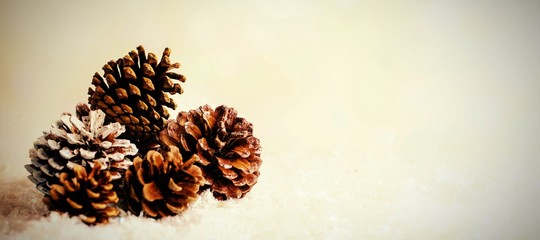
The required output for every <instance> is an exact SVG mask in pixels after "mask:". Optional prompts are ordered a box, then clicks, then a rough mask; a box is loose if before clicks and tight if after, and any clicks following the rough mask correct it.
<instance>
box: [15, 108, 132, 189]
mask: <svg viewBox="0 0 540 240" xmlns="http://www.w3.org/2000/svg"><path fill="white" fill-rule="evenodd" d="M76 113H77V115H76V117H75V116H72V115H71V114H70V113H64V114H62V116H61V117H60V120H57V121H54V122H53V124H52V128H51V130H50V131H48V132H43V135H42V136H41V137H39V138H38V139H37V141H36V142H34V148H32V149H30V158H31V162H32V164H27V165H25V168H26V170H27V171H28V172H30V174H31V175H30V176H28V178H29V179H30V180H31V181H32V182H33V183H34V184H36V187H37V189H39V190H40V191H41V192H43V193H45V194H49V189H50V186H51V185H52V184H55V183H59V181H58V180H59V177H60V174H61V173H62V172H65V171H68V172H69V171H71V170H69V169H68V168H66V166H67V165H68V164H70V163H75V164H80V165H82V166H83V167H86V168H87V169H88V170H90V169H91V168H92V167H93V166H94V163H95V162H99V163H101V164H100V165H101V167H102V169H103V170H105V169H107V170H110V171H111V175H112V178H113V179H115V180H116V179H120V178H121V176H122V174H123V172H125V170H126V169H127V168H128V167H129V165H131V161H130V160H129V159H128V158H127V157H126V156H128V155H135V154H136V153H137V147H136V146H135V145H134V144H132V143H130V141H129V140H125V139H117V137H118V136H119V135H120V134H122V133H123V132H124V131H125V128H124V126H122V125H120V124H119V123H110V124H108V125H105V126H104V125H103V122H104V119H105V113H103V112H102V111H101V110H97V111H90V108H89V107H88V105H86V104H84V103H80V104H78V105H77V107H76Z"/></svg>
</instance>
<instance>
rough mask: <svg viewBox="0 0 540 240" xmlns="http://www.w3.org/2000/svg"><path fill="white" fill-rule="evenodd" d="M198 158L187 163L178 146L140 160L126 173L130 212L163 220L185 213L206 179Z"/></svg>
mask: <svg viewBox="0 0 540 240" xmlns="http://www.w3.org/2000/svg"><path fill="white" fill-rule="evenodd" d="M197 161H198V158H197V156H196V155H193V156H192V157H191V158H190V159H188V160H186V161H184V160H183V158H182V155H181V154H180V152H179V150H178V148H177V147H174V146H171V147H170V149H167V150H165V149H161V150H160V151H154V150H151V151H149V152H148V153H147V154H146V156H145V157H144V159H143V158H140V157H137V158H135V159H134V160H133V165H132V166H131V167H130V168H129V170H128V171H127V172H126V192H127V202H128V206H129V210H130V211H131V212H132V213H134V214H136V215H139V214H140V213H141V212H143V213H144V215H145V216H148V217H153V218H161V217H166V216H173V215H176V214H178V213H181V212H183V211H184V210H186V209H187V207H188V205H189V204H190V203H191V202H193V201H194V200H195V199H197V196H198V195H197V192H198V191H199V187H200V186H201V185H203V183H204V178H203V176H202V172H201V169H200V168H199V167H197V166H196V165H195V164H194V163H195V162H197Z"/></svg>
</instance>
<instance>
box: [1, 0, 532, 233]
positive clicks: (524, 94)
mask: <svg viewBox="0 0 540 240" xmlns="http://www.w3.org/2000/svg"><path fill="white" fill-rule="evenodd" d="M539 12H540V4H539V3H538V2H536V1H493V2H491V1H485V2H484V1H475V3H471V2H470V1H407V2H405V1H353V0H336V1H170V2H157V1H156V2H149V1H129V2H128V1H126V2H119V1H86V2H82V1H5V0H4V1H1V2H0V24H1V25H0V29H1V32H0V41H1V43H2V44H1V47H0V53H1V54H0V61H1V62H0V73H2V76H1V79H0V82H1V86H0V114H1V117H0V134H1V136H2V138H1V140H0V166H1V167H2V173H1V176H2V178H3V181H4V182H6V183H7V185H8V186H9V184H10V183H12V182H13V181H15V180H20V179H24V177H25V175H26V172H25V170H24V168H23V165H24V164H26V163H27V162H28V157H27V154H28V148H30V147H31V145H32V142H33V141H34V140H35V139H36V138H37V137H38V136H39V135H40V133H41V131H43V130H46V129H47V128H48V127H49V124H50V122H51V121H52V120H53V119H56V118H58V117H59V116H60V114H61V113H62V112H66V111H69V112H71V111H73V109H74V106H75V104H76V103H77V102H80V101H86V98H87V95H86V91H87V88H88V86H89V85H90V81H91V77H92V75H93V74H94V72H96V71H98V72H100V73H101V67H102V66H103V64H104V63H105V62H107V61H108V60H111V59H117V58H119V57H122V56H123V55H125V54H126V53H127V52H129V51H130V50H132V49H134V48H135V47H137V46H138V45H139V44H142V45H144V46H145V47H146V49H147V51H151V52H155V53H156V54H159V55H161V52H162V50H163V48H165V47H170V48H171V49H172V56H171V59H172V60H173V61H178V62H181V63H182V67H181V69H180V72H181V73H182V74H184V75H186V76H187V78H188V81H187V82H186V83H185V84H184V85H183V86H184V88H185V93H184V94H183V95H180V96H178V95H177V96H175V97H174V98H175V100H176V101H177V102H178V103H179V110H187V109H190V108H194V107H197V106H199V105H202V104H205V103H208V104H211V105H212V106H214V107H216V106H218V105H220V104H226V105H228V106H232V107H235V108H236V109H237V110H238V111H239V113H240V115H241V116H243V117H245V118H247V119H248V120H250V121H251V122H252V123H254V125H255V135H256V136H257V137H259V138H260V139H261V141H262V144H263V158H264V164H263V167H262V168H261V171H262V176H261V178H260V182H259V184H258V185H257V186H256V187H255V188H254V190H253V192H252V193H251V194H250V195H249V196H248V198H247V199H244V200H245V201H238V202H233V203H226V204H225V205H223V204H222V203H217V202H213V201H212V200H211V199H208V198H204V201H208V202H209V203H207V204H208V206H210V207H206V206H204V204H203V203H204V201H201V203H200V204H199V205H197V206H196V207H195V209H194V210H193V212H194V213H186V214H185V215H184V216H183V217H181V220H178V221H181V223H182V224H181V225H182V227H178V228H176V230H174V229H173V230H171V229H170V228H166V229H165V230H163V229H162V228H164V227H162V226H161V225H160V223H159V222H158V223H155V222H144V223H145V224H153V225H152V226H153V228H154V229H158V230H156V232H153V234H157V233H158V232H160V233H163V232H167V231H172V232H173V233H178V234H180V233H182V234H184V235H185V236H187V237H193V238H197V237H203V238H215V237H213V236H215V234H220V236H224V237H230V238H240V237H246V238H292V237H298V236H301V237H302V236H303V237H316V238H355V239H357V238H360V237H367V238H396V237H397V238H406V239H407V238H450V239H452V238H466V239H474V238H477V239H493V238H501V239H511V238H514V239H518V238H519V239H524V238H536V235H538V234H539V233H540V230H539V227H540V226H538V222H539V221H540V207H539V206H538V202H539V200H540V182H539V180H540V179H539V177H538V175H539V171H540V161H539V160H538V155H539V152H540V146H539V145H540V141H539V136H540V135H539V134H540V127H539V123H540V114H539V113H540V106H539V102H540V97H539V94H538V92H539V90H540V58H539V56H540V47H539V45H538V43H539V42H540V28H539V27H538V23H539V22H540V14H538V13H539ZM21 181H22V180H21ZM13 184H14V183H13ZM5 185H6V184H5ZM31 187H32V186H31V184H26V182H25V184H22V186H21V188H31ZM4 192H5V191H4ZM4 200H5V199H4ZM23 200H24V199H23ZM14 215H15V213H10V211H9V210H4V211H3V215H2V216H0V218H5V220H4V221H15V220H13V216H14ZM6 216H10V217H11V218H7V217H6ZM193 216H197V219H198V220H197V221H195V222H194V221H191V220H190V217H193ZM231 216H235V217H238V218H233V219H231ZM9 219H11V220H9ZM218 219H224V221H223V222H221V221H219V220H218ZM0 221H1V219H0ZM34 221H35V223H33V224H40V223H39V222H40V221H42V222H45V221H46V220H43V219H41V220H40V219H36V220H34ZM59 221H66V220H59ZM128 221H132V224H133V225H135V224H137V223H138V222H136V221H143V220H134V219H128ZM133 221H135V222H133ZM144 221H147V220H144ZM148 221H149V220H148ZM69 223H71V222H69ZM43 224H45V225H43V226H47V225H46V224H47V223H43ZM49 224H50V223H49ZM115 224H117V223H115ZM205 224H206V225H205ZM217 225H219V226H220V227H210V230H208V226H217ZM4 226H7V227H4V228H3V230H4V231H10V232H11V234H15V235H11V236H12V237H13V236H14V238H16V237H17V236H19V237H21V238H22V237H24V236H31V235H32V234H34V233H33V232H32V231H33V230H32V229H33V228H30V227H27V228H25V227H22V228H17V229H15V228H13V226H12V225H9V223H4ZM36 226H42V225H36ZM76 226H77V227H76V228H74V229H79V230H77V231H90V232H92V231H94V232H92V234H95V231H96V230H95V229H94V230H88V229H87V228H84V226H80V225H76ZM114 227H118V226H117V225H114V224H113V225H112V226H111V227H108V228H105V229H106V230H110V229H112V228H114ZM109 228H110V229H109ZM14 229H15V230H14ZM43 229H50V228H48V227H43ZM159 229H161V230H159ZM179 229H180V230H179ZM42 231H46V230H42ZM129 231H135V228H129V227H127V228H126V227H124V228H123V230H122V231H120V232H121V233H125V232H129ZM139 231H141V230H139ZM145 233H146V234H151V233H152V230H149V232H148V231H147V232H141V233H140V234H142V235H129V234H128V235H125V234H124V235H121V234H120V235H121V236H120V237H125V238H132V237H134V236H144V234H145ZM17 234H19V235H17ZM66 234H68V235H66V236H69V237H72V236H71V235H69V231H68V233H66ZM73 234H75V233H73ZM44 235H47V234H44ZM83 238H84V237H83Z"/></svg>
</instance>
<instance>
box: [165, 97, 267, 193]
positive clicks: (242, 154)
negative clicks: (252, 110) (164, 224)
mask: <svg viewBox="0 0 540 240" xmlns="http://www.w3.org/2000/svg"><path fill="white" fill-rule="evenodd" d="M158 138H159V140H160V141H161V142H162V143H163V144H165V145H168V146H178V147H179V148H180V152H181V153H182V155H183V156H184V157H187V156H190V155H197V156H198V157H199V158H200V159H201V160H200V161H199V162H198V163H197V165H199V166H200V167H201V169H202V171H203V175H204V178H205V179H206V185H205V186H204V187H203V188H201V191H202V190H205V189H207V188H210V190H211V191H212V192H213V194H214V197H216V198H217V199H219V200H226V199H229V198H242V197H244V196H245V195H246V194H247V193H248V192H249V191H250V190H251V188H252V187H253V185H254V184H255V183H257V179H258V176H259V167H260V165H261V163H262V160H261V158H260V153H261V147H260V143H259V139H257V138H255V137H254V136H253V125H252V124H251V123H250V122H248V121H247V120H245V119H244V118H240V117H237V112H236V110H234V109H233V108H229V107H226V106H219V107H217V108H216V110H215V111H214V110H213V109H212V108H211V107H210V106H208V105H205V106H202V107H199V108H198V109H196V110H191V111H189V112H180V113H179V114H178V116H177V118H176V120H169V122H168V126H167V128H166V129H164V130H163V131H161V132H160V135H159V136H158Z"/></svg>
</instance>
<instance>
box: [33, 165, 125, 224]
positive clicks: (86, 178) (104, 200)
mask: <svg viewBox="0 0 540 240" xmlns="http://www.w3.org/2000/svg"><path fill="white" fill-rule="evenodd" d="M68 166H69V167H71V168H72V170H73V171H70V172H62V173H61V174H60V178H59V184H53V185H52V186H51V191H50V196H45V197H44V198H43V202H45V204H46V205H47V206H48V207H49V209H50V210H54V211H58V212H61V213H68V214H69V216H70V217H71V216H78V217H79V218H80V219H81V220H82V221H83V222H84V223H86V224H88V225H96V224H102V223H108V222H109V218H110V217H115V216H118V214H119V213H120V210H119V209H118V208H117V207H115V206H114V204H115V203H117V202H118V197H117V195H116V192H115V191H114V190H113V184H112V183H111V180H112V176H111V174H110V172H109V171H107V170H101V165H100V163H99V162H98V163H96V164H94V167H93V168H92V170H91V171H90V173H88V174H87V172H86V169H85V168H84V167H83V166H81V165H78V164H74V163H71V164H69V165H68Z"/></svg>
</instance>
